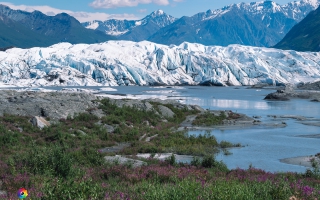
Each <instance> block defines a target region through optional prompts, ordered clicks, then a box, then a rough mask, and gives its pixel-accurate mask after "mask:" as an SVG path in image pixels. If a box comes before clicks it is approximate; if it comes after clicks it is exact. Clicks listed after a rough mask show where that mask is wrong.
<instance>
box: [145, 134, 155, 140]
mask: <svg viewBox="0 0 320 200" xmlns="http://www.w3.org/2000/svg"><path fill="white" fill-rule="evenodd" d="M156 137H158V134H156V135H154V136H151V137H147V138H146V140H145V141H146V142H150V141H151V140H152V139H153V138H156Z"/></svg>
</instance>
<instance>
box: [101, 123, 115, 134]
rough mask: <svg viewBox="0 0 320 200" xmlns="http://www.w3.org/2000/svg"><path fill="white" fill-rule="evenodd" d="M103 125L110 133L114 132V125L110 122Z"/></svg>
mask: <svg viewBox="0 0 320 200" xmlns="http://www.w3.org/2000/svg"><path fill="white" fill-rule="evenodd" d="M102 127H103V128H105V129H106V130H107V132H108V133H112V132H113V131H114V128H113V126H110V125H108V124H104V125H103V126H102Z"/></svg>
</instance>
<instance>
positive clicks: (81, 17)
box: [0, 2, 138, 22]
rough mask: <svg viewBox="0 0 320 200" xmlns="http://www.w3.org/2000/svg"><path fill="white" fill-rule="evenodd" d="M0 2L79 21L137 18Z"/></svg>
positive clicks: (12, 6) (127, 15)
mask: <svg viewBox="0 0 320 200" xmlns="http://www.w3.org/2000/svg"><path fill="white" fill-rule="evenodd" d="M0 4H3V5H6V6H9V7H10V8H11V9H14V10H23V11H27V12H33V11H35V10H38V11H41V12H42V13H44V14H46V15H49V16H54V15H57V14H59V13H67V14H69V15H71V16H73V17H74V18H76V19H77V20H78V21H80V22H87V21H93V20H101V21H104V20H108V19H128V20H130V19H138V17H136V16H135V15H133V14H126V13H124V14H107V13H103V12H94V13H90V12H74V11H71V10H61V9H57V8H53V7H50V6H28V5H14V4H12V3H9V2H0Z"/></svg>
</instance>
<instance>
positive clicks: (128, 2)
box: [89, 0, 169, 9]
mask: <svg viewBox="0 0 320 200" xmlns="http://www.w3.org/2000/svg"><path fill="white" fill-rule="evenodd" d="M150 3H155V4H157V5H164V6H166V5H169V0H94V1H93V2H92V3H90V4H89V5H90V6H92V7H93V8H96V9H99V8H118V7H134V6H137V5H139V4H150Z"/></svg>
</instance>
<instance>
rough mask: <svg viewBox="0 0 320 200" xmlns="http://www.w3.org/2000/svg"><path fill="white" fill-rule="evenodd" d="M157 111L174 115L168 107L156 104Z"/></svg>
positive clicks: (166, 114)
mask: <svg viewBox="0 0 320 200" xmlns="http://www.w3.org/2000/svg"><path fill="white" fill-rule="evenodd" d="M158 108H159V111H160V113H161V115H162V116H164V117H168V118H172V117H174V112H172V110H171V109H170V108H168V107H165V106H163V105H158Z"/></svg>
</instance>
